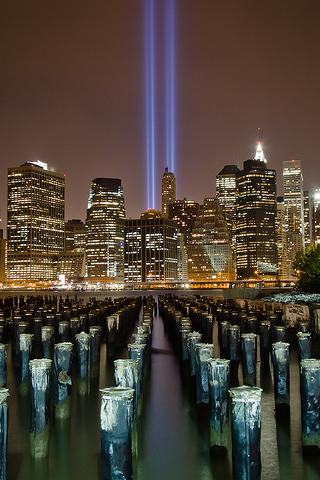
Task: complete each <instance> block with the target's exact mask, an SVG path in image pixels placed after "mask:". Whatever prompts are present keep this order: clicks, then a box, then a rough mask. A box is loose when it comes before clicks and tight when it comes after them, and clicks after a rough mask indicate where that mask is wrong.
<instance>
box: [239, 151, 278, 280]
mask: <svg viewBox="0 0 320 480" xmlns="http://www.w3.org/2000/svg"><path fill="white" fill-rule="evenodd" d="M261 148H262V147H261V144H258V146H257V152H256V156H255V158H258V159H254V160H247V161H245V162H244V164H243V170H241V171H240V172H239V174H238V176H237V207H236V212H237V220H236V241H237V245H236V253H237V257H236V262H237V276H238V278H239V279H246V278H256V277H261V276H262V277H270V276H275V275H276V274H277V270H278V265H277V242H276V172H275V170H271V169H269V168H267V165H266V161H265V159H264V158H265V157H264V155H263V153H261ZM263 159H264V160H263Z"/></svg>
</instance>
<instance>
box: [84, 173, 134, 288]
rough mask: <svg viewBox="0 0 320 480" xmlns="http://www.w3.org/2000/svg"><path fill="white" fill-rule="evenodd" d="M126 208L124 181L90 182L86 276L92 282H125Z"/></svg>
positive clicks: (114, 179) (107, 179) (99, 180)
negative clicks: (122, 182) (122, 183)
mask: <svg viewBox="0 0 320 480" xmlns="http://www.w3.org/2000/svg"><path fill="white" fill-rule="evenodd" d="M124 226H125V205H124V195H123V189H122V185H121V180H119V179H117V178H95V179H94V180H92V182H91V187H90V192H89V200H88V210H87V220H86V262H87V276H88V278H89V279H90V280H92V281H103V282H123V274H124V256H123V255H124Z"/></svg>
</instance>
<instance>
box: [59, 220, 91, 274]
mask: <svg viewBox="0 0 320 480" xmlns="http://www.w3.org/2000/svg"><path fill="white" fill-rule="evenodd" d="M85 246H86V228H85V224H84V223H83V222H82V221H81V220H76V219H73V220H68V221H67V222H66V223H65V249H64V252H63V254H62V255H60V256H59V262H58V273H59V274H62V275H65V277H66V279H67V280H75V279H79V278H80V277H83V276H84V275H85V271H86V269H85Z"/></svg>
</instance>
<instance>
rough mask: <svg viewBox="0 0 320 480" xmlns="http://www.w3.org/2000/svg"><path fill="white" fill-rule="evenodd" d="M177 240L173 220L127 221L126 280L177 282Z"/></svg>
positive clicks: (146, 219) (152, 218)
mask: <svg viewBox="0 0 320 480" xmlns="http://www.w3.org/2000/svg"><path fill="white" fill-rule="evenodd" d="M159 213H160V212H159ZM178 240H179V232H178V228H177V226H176V225H175V223H174V222H173V221H171V220H168V219H165V218H162V217H161V216H156V215H148V214H147V215H142V217H141V218H140V219H134V220H131V219H130V220H126V227H125V263H124V272H125V283H127V284H139V283H160V282H177V281H178V280H179V277H178V260H179V259H178V255H179V254H180V253H179V252H178Z"/></svg>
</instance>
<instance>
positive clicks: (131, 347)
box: [128, 343, 146, 402]
mask: <svg viewBox="0 0 320 480" xmlns="http://www.w3.org/2000/svg"><path fill="white" fill-rule="evenodd" d="M145 351H146V344H143V343H129V344H128V353H129V358H130V359H131V360H137V362H138V384H137V389H136V395H137V402H139V399H140V396H141V393H142V388H143V379H144V363H145Z"/></svg>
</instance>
